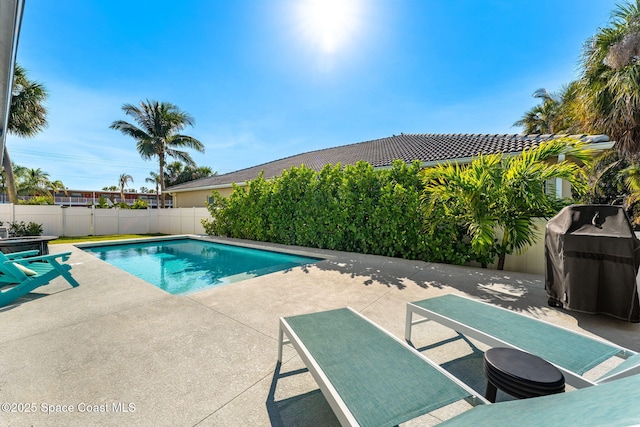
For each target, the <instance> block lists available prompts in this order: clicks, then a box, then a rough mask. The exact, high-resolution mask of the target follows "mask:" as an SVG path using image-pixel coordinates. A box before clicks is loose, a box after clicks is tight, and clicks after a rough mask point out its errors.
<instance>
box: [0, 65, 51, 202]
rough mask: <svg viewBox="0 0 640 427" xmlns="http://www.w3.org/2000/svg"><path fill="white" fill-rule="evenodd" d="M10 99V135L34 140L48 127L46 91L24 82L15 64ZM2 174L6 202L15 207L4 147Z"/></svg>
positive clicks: (24, 74)
mask: <svg viewBox="0 0 640 427" xmlns="http://www.w3.org/2000/svg"><path fill="white" fill-rule="evenodd" d="M13 93H14V95H13V97H12V98H11V107H10V108H9V122H8V125H7V130H8V131H9V133H12V134H14V135H17V136H19V137H22V138H29V137H32V136H35V135H36V134H37V133H38V132H40V131H41V130H43V129H44V128H45V127H46V126H47V109H46V108H45V106H44V101H45V100H46V99H47V91H46V89H45V87H44V86H43V85H42V84H40V83H37V82H34V81H31V80H29V79H28V78H27V71H26V70H25V69H24V68H22V67H21V66H20V65H18V64H16V68H15V73H14V82H13ZM2 166H3V168H4V171H5V179H6V187H7V193H8V195H9V202H10V203H14V204H17V203H18V190H17V184H16V179H15V176H14V173H13V169H12V165H11V158H10V157H9V151H8V150H7V147H6V145H5V147H4V154H3V160H2Z"/></svg>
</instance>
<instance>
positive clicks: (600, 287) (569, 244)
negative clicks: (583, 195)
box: [545, 205, 640, 322]
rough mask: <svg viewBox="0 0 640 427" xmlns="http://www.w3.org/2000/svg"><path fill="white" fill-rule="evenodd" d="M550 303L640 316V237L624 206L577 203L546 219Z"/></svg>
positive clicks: (634, 317) (636, 319)
mask: <svg viewBox="0 0 640 427" xmlns="http://www.w3.org/2000/svg"><path fill="white" fill-rule="evenodd" d="M545 257H546V275H545V288H546V290H547V296H548V298H549V305H551V306H556V307H563V308H566V309H569V310H575V311H580V312H584V313H594V314H595V313H602V314H607V315H609V316H613V317H616V318H618V319H623V320H626V321H629V322H640V308H639V304H638V286H637V282H636V275H637V273H638V266H639V265H640V240H638V238H637V237H636V235H635V233H634V232H633V228H632V227H631V223H630V222H629V218H628V217H627V214H626V212H625V211H624V209H623V208H622V207H621V206H611V205H573V206H567V207H566V208H564V209H562V210H561V211H560V212H559V213H558V214H557V215H556V216H555V217H553V218H551V220H549V222H548V224H547V229H546V233H545Z"/></svg>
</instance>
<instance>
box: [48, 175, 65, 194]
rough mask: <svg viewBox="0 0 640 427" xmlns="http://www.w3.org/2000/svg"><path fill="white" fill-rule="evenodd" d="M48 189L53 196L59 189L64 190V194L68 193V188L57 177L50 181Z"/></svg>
mask: <svg viewBox="0 0 640 427" xmlns="http://www.w3.org/2000/svg"><path fill="white" fill-rule="evenodd" d="M47 190H48V191H49V194H51V196H55V194H56V193H57V192H58V191H63V192H64V194H67V193H68V192H67V188H66V187H65V186H64V184H63V182H62V181H60V180H59V179H56V180H55V181H49V183H48V188H47Z"/></svg>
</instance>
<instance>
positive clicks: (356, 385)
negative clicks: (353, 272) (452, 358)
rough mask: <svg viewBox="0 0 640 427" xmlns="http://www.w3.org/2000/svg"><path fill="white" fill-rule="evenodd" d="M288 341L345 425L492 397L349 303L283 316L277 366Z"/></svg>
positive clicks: (404, 417)
mask: <svg viewBox="0 0 640 427" xmlns="http://www.w3.org/2000/svg"><path fill="white" fill-rule="evenodd" d="M285 335H286V337H287V338H288V340H286V341H285V339H284V336H285ZM284 344H292V345H293V347H294V348H295V349H296V350H297V352H298V354H299V355H300V357H301V358H302V360H303V361H304V363H305V365H306V366H307V368H308V370H309V372H310V373H311V374H312V375H313V377H314V379H315V380H316V382H317V383H318V385H319V386H320V390H321V391H322V393H323V394H324V396H325V398H326V399H327V401H328V402H329V405H330V406H331V408H332V409H333V411H334V413H335V414H336V416H337V417H338V420H339V421H340V423H341V424H342V425H348V426H356V425H360V426H394V425H397V424H400V423H402V422H405V421H408V420H411V419H414V418H417V417H419V416H421V415H424V414H427V413H429V412H431V411H434V410H436V409H438V408H441V407H443V406H446V405H448V404H451V403H454V402H457V401H459V400H463V399H466V400H467V401H469V403H471V404H473V405H476V404H483V403H489V402H488V401H487V400H485V399H484V398H483V397H482V396H479V395H477V393H476V392H474V391H473V390H472V389H470V388H469V387H468V386H466V385H465V384H464V383H462V382H461V381H460V380H458V379H456V378H455V377H454V376H452V375H451V374H449V373H448V372H447V371H445V370H444V369H442V368H441V367H440V366H438V365H437V364H435V363H433V362H432V361H430V360H429V359H427V358H426V357H424V356H423V355H422V354H420V353H419V352H418V351H417V350H416V349H414V348H412V347H410V346H408V345H407V344H406V343H404V342H403V341H401V340H399V339H398V338H396V337H394V336H393V335H391V334H390V333H389V332H387V331H385V330H384V329H382V328H380V327H379V326H377V325H376V324H374V323H373V322H371V321H369V320H367V319H366V318H365V317H363V316H362V315H360V314H359V313H357V312H356V311H354V310H352V309H350V308H341V309H337V310H330V311H324V312H319V313H312V314H303V315H299V316H292V317H283V318H280V333H279V351H278V367H279V366H280V364H281V363H282V350H283V346H284Z"/></svg>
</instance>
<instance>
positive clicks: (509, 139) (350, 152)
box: [167, 134, 609, 192]
mask: <svg viewBox="0 0 640 427" xmlns="http://www.w3.org/2000/svg"><path fill="white" fill-rule="evenodd" d="M563 136H570V137H572V138H576V139H580V140H583V141H585V142H591V143H599V142H609V137H607V136H606V135H518V134H504V135H492V134H400V135H393V136H390V137H387V138H381V139H376V140H373V141H366V142H359V143H356V144H349V145H342V146H340V147H333V148H325V149H322V150H316V151H309V152H307V153H302V154H297V155H295V156H291V157H286V158H284V159H280V160H275V161H273V162H269V163H264V164H261V165H257V166H252V167H250V168H246V169H241V170H238V171H235V172H230V173H227V174H224V175H216V176H212V177H209V178H202V179H199V180H195V181H190V182H186V183H184V184H179V185H176V186H173V187H170V188H168V189H167V191H168V192H172V191H185V190H196V189H200V188H202V189H209V188H212V187H221V186H225V185H229V184H231V183H236V184H242V183H244V182H245V181H249V180H252V179H254V178H256V177H257V176H258V174H259V173H260V171H264V176H265V178H273V177H276V176H279V175H280V174H281V173H282V171H283V170H285V169H289V168H290V167H292V166H301V165H303V164H304V165H305V166H307V167H309V168H312V169H314V170H321V169H322V168H323V167H324V166H325V165H327V164H337V163H340V164H342V165H347V164H354V163H356V162H357V161H359V160H364V161H366V162H368V163H370V164H371V165H373V166H374V167H385V166H390V165H391V164H392V163H393V161H394V160H396V159H399V160H402V161H405V162H409V163H410V162H413V161H415V160H419V161H421V162H423V163H436V162H441V161H446V160H455V159H468V158H470V157H473V156H476V155H478V154H494V153H518V152H521V151H523V150H524V149H527V148H533V147H537V146H538V145H539V144H540V143H541V142H543V141H548V140H550V139H554V138H559V137H563Z"/></svg>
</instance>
